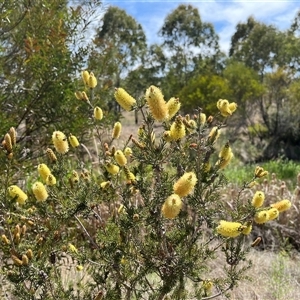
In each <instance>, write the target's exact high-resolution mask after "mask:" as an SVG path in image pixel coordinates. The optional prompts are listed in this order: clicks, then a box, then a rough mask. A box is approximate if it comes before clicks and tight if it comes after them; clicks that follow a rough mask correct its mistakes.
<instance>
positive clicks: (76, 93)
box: [74, 91, 83, 100]
mask: <svg viewBox="0 0 300 300" xmlns="http://www.w3.org/2000/svg"><path fill="white" fill-rule="evenodd" d="M74 95H75V97H76V99H78V100H83V95H82V92H80V91H76V92H75V93H74Z"/></svg>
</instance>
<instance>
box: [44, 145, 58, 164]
mask: <svg viewBox="0 0 300 300" xmlns="http://www.w3.org/2000/svg"><path fill="white" fill-rule="evenodd" d="M46 154H47V156H48V158H49V160H50V161H51V162H56V161H57V157H56V155H55V154H54V152H53V150H52V149H50V148H47V150H46Z"/></svg>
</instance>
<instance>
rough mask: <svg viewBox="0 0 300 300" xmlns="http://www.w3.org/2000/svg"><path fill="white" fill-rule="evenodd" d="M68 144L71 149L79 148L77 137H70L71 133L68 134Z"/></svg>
mask: <svg viewBox="0 0 300 300" xmlns="http://www.w3.org/2000/svg"><path fill="white" fill-rule="evenodd" d="M69 142H70V144H71V146H72V147H73V148H77V147H78V146H79V142H78V139H77V137H76V136H75V135H72V133H70V136H69Z"/></svg>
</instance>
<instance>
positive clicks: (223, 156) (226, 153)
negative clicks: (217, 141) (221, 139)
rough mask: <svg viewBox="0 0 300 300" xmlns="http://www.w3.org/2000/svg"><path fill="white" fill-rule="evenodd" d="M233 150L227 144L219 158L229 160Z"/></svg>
mask: <svg viewBox="0 0 300 300" xmlns="http://www.w3.org/2000/svg"><path fill="white" fill-rule="evenodd" d="M231 153H232V150H231V148H230V146H229V142H227V143H226V144H225V145H224V146H223V147H222V149H221V151H220V153H219V158H221V159H225V160H227V159H228V158H229V157H230V156H231Z"/></svg>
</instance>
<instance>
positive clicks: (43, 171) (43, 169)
mask: <svg viewBox="0 0 300 300" xmlns="http://www.w3.org/2000/svg"><path fill="white" fill-rule="evenodd" d="M37 169H38V172H39V174H40V176H41V178H42V179H43V180H44V181H45V180H46V178H47V177H48V175H50V174H51V171H50V169H49V168H48V166H47V165H46V164H39V165H38V167H37Z"/></svg>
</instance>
